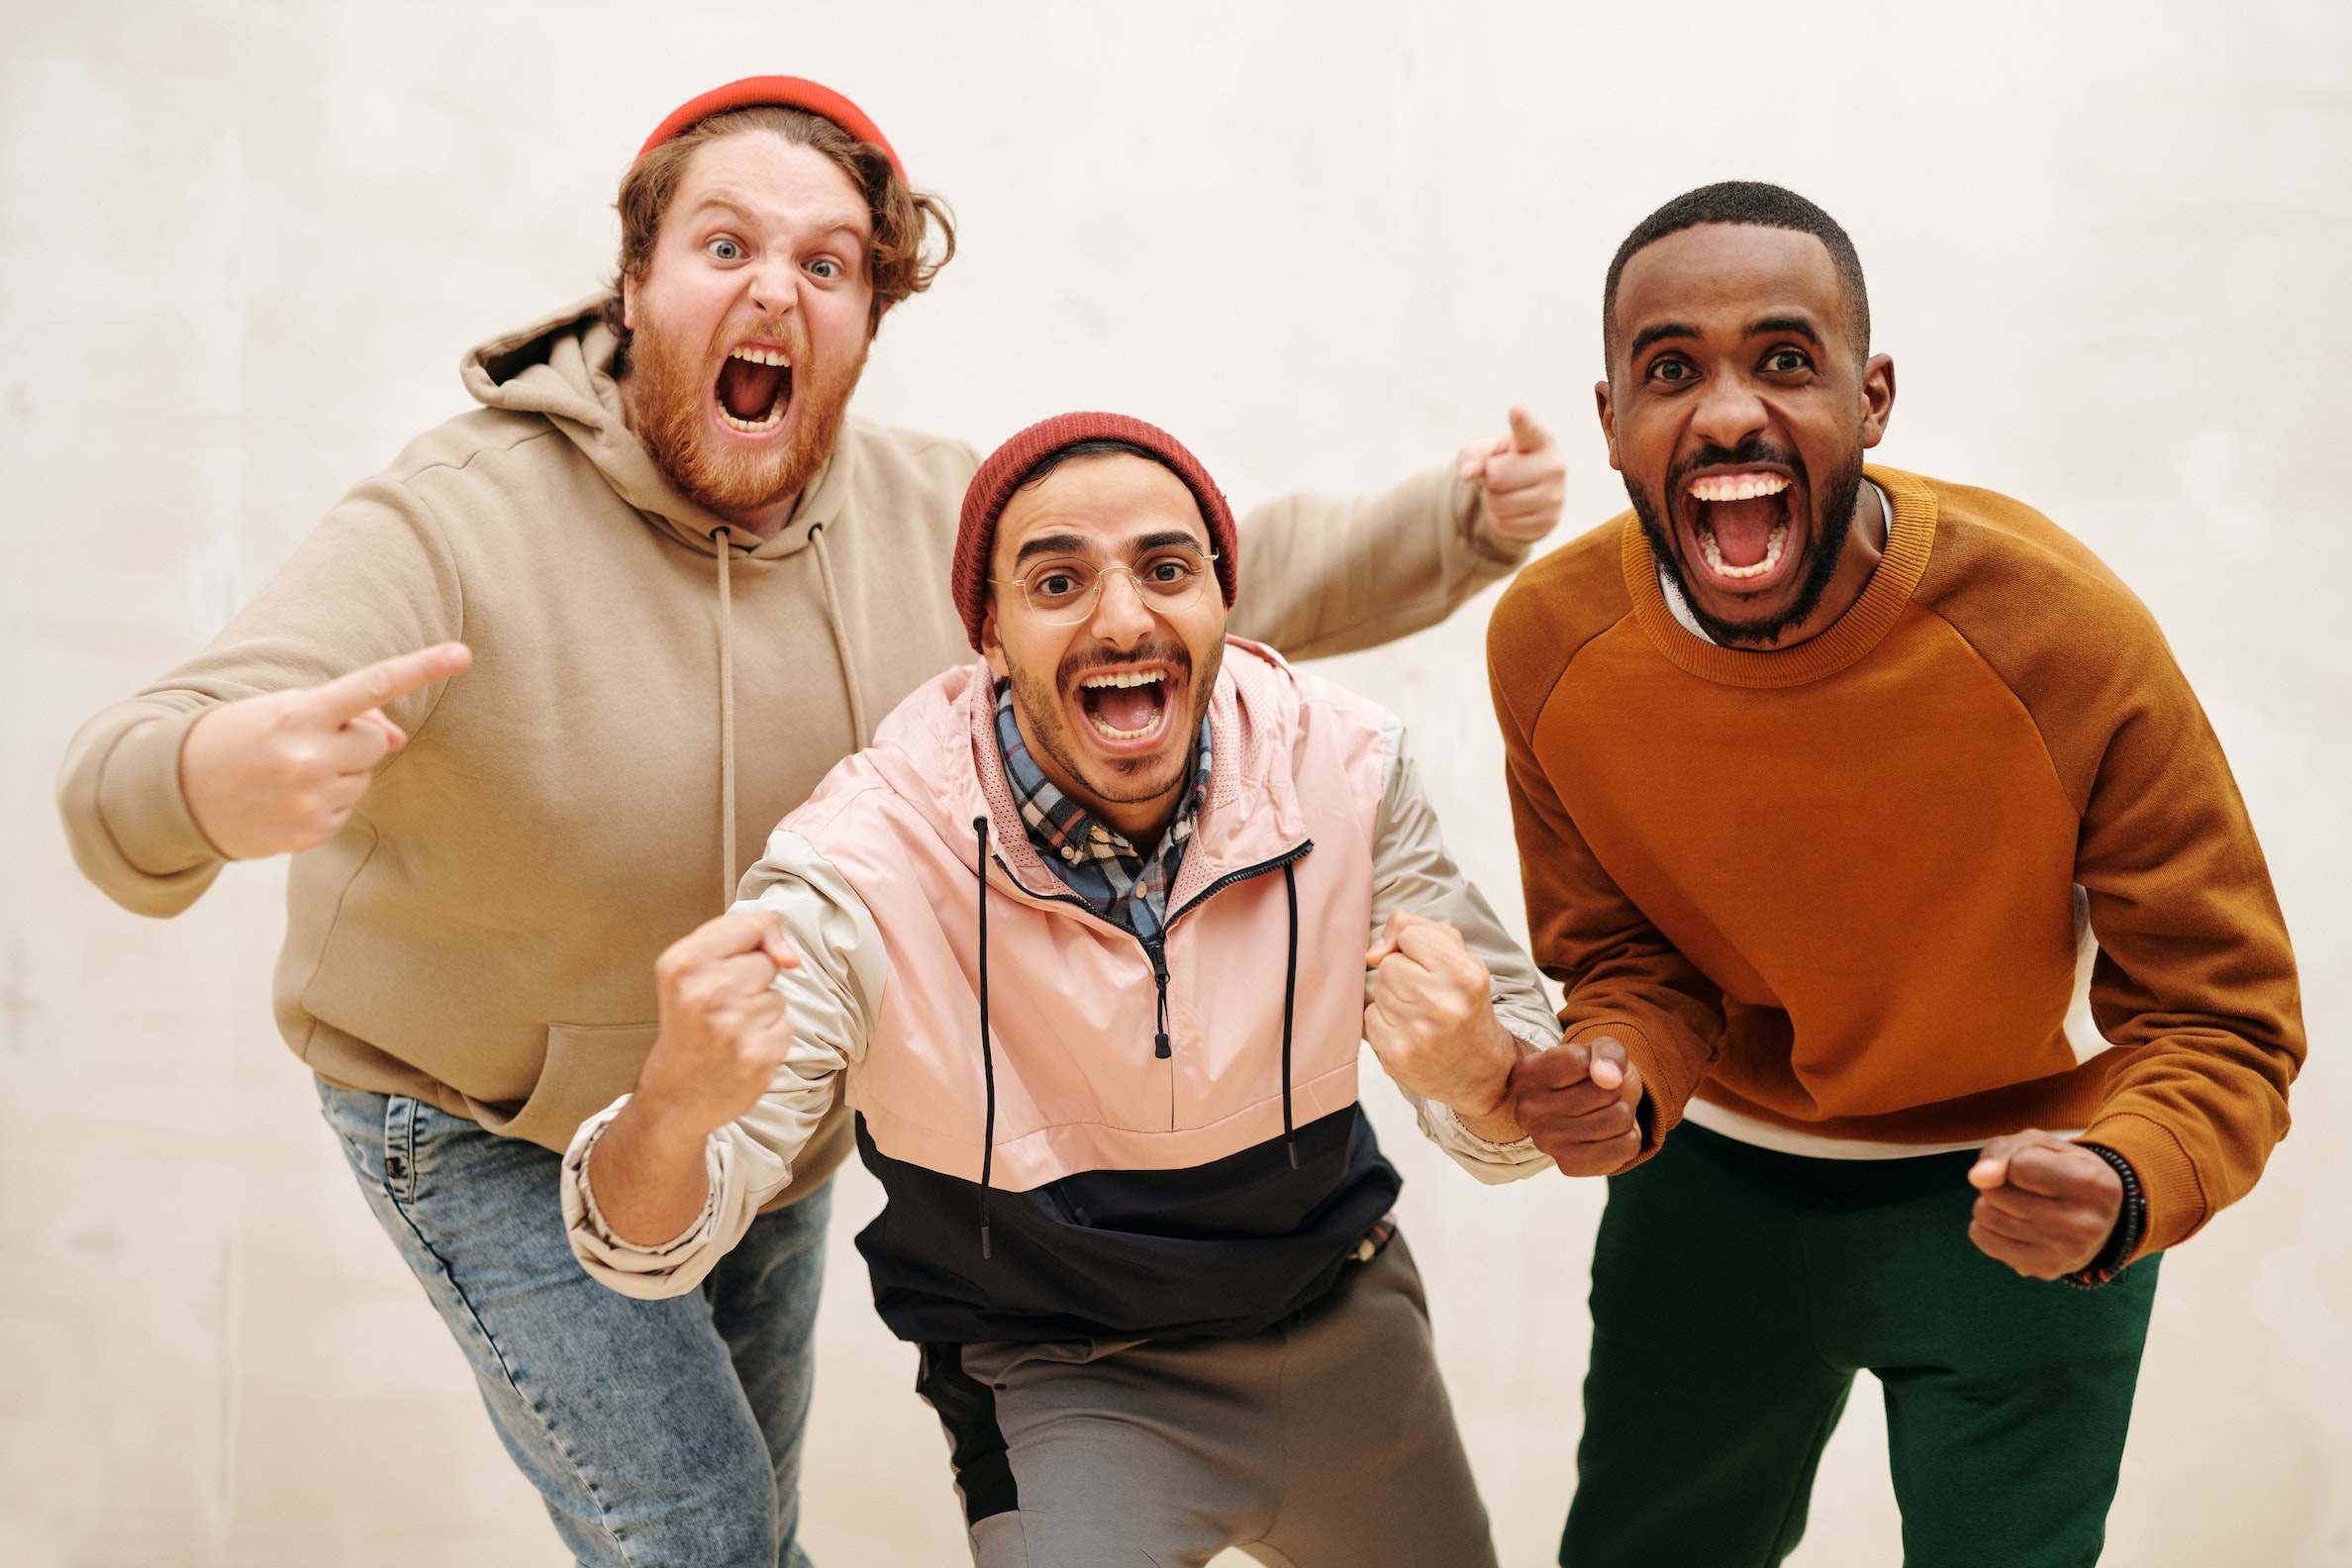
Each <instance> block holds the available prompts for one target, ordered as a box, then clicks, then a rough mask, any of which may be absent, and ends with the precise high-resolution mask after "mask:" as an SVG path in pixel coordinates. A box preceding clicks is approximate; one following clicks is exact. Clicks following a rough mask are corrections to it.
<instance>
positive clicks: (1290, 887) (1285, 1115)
mask: <svg viewBox="0 0 2352 1568" xmlns="http://www.w3.org/2000/svg"><path fill="white" fill-rule="evenodd" d="M1282 887H1283V891H1284V892H1286V893H1288V894H1289V895H1290V967H1289V968H1288V969H1287V970H1286V971H1284V973H1283V977H1282V1140H1283V1142H1285V1143H1287V1144H1289V1145H1290V1161H1291V1169H1292V1170H1297V1169H1298V1168H1299V1140H1298V1138H1296V1137H1295V1136H1293V1135H1292V1127H1291V1012H1292V1007H1293V1004H1295V1003H1296V1002H1297V1001H1298V997H1299V868H1298V863H1297V862H1296V861H1289V862H1286V863H1285V864H1284V865H1283V868H1282Z"/></svg>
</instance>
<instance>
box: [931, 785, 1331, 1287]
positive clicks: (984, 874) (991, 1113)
mask: <svg viewBox="0 0 2352 1568" xmlns="http://www.w3.org/2000/svg"><path fill="white" fill-rule="evenodd" d="M972 833H973V834H974V836H975V837H977V838H978V840H979V843H980V853H979V859H978V861H977V862H976V864H975V867H974V869H975V870H977V871H978V873H979V876H980V1075H981V1077H982V1078H983V1079H984V1080H985V1081H986V1082H987V1085H988V1120H987V1123H986V1126H985V1127H984V1129H983V1130H982V1132H981V1134H980V1138H981V1141H980V1255H981V1257H983V1258H986V1257H987V1256H988V1255H989V1251H988V1173H989V1167H990V1165H991V1163H992V1162H993V1161H994V1159H995V1157H996V1053H995V1052H994V1050H992V1049H991V1048H990V1046H989V1042H988V819H987V818H986V817H985V816H981V817H975V818H973V819H972ZM1293 1163H1296V1159H1295V1157H1294V1160H1293Z"/></svg>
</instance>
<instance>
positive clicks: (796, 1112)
mask: <svg viewBox="0 0 2352 1568" xmlns="http://www.w3.org/2000/svg"><path fill="white" fill-rule="evenodd" d="M743 894H744V896H743V897H742V898H740V899H738V900H737V901H736V903H735V913H738V914H741V913H746V912H749V911H753V910H772V911H774V912H775V913H776V914H777V915H779V916H780V917H782V919H783V922H784V934H785V936H786V938H787V939H788V940H790V941H791V943H792V945H793V948H794V950H795V951H797V952H798V953H799V954H800V955H801V962H800V967H799V968H797V969H787V970H784V971H783V972H782V973H780V974H778V975H777V976H776V988H777V989H778V990H780V991H782V992H783V993H784V996H785V1004H786V1007H787V1009H788V1011H789V1013H790V1016H791V1019H792V1048H791V1050H790V1052H789V1053H788V1054H787V1055H786V1056H785V1059H784V1064H783V1065H782V1066H781V1067H779V1068H778V1069H777V1071H776V1077H775V1081H774V1083H773V1084H772V1085H771V1086H770V1087H769V1089H768V1092H767V1094H766V1095H765V1096H763V1097H762V1098H761V1100H760V1102H759V1104H758V1105H756V1106H754V1107H753V1108H752V1109H751V1110H750V1111H749V1112H747V1113H745V1114H744V1115H743V1116H742V1117H740V1118H738V1119H737V1120H736V1121H735V1123H733V1124H732V1125H730V1126H728V1127H721V1128H720V1129H719V1130H718V1131H716V1132H713V1133H712V1134H711V1137H710V1142H709V1145H708V1147H707V1149H706V1153H705V1159H706V1168H707V1169H708V1171H709V1175H710V1184H711V1194H710V1198H709V1200H708V1201H707V1202H706V1203H705V1204H704V1205H703V1212H702V1215H701V1217H700V1218H698V1219H697V1220H696V1221H695V1222H694V1224H692V1225H689V1226H687V1227H686V1229H685V1230H684V1231H683V1232H682V1233H681V1234H679V1235H678V1236H676V1237H675V1238H673V1239H672V1240H669V1241H667V1242H664V1243H662V1244H660V1245H658V1246H640V1245H637V1243H634V1242H630V1241H624V1240H622V1239H621V1238H620V1237H618V1236H616V1235H614V1234H613V1232H612V1230H611V1228H610V1227H609V1226H607V1225H605V1223H604V1216H603V1214H602V1213H601V1211H599V1209H598V1208H597V1204H596V1194H595V1191H594V1190H593V1189H592V1188H591V1187H590V1185H589V1179H588V1157H589V1155H590V1154H591V1153H592V1152H593V1151H594V1150H595V1147H596V1140H597V1139H598V1138H599V1137H601V1136H602V1135H603V1133H604V1129H605V1128H606V1127H610V1126H611V1125H612V1123H613V1119H614V1118H615V1117H616V1116H618V1115H620V1112H621V1108H622V1107H623V1106H625V1105H627V1104H628V1103H629V1096H627V1095H623V1096H622V1097H621V1098H620V1099H618V1100H616V1101H614V1102H613V1103H612V1104H611V1105H610V1106H608V1107H606V1108H605V1109H604V1110H603V1111H600V1112H598V1113H597V1114H596V1115H595V1116H593V1117H590V1118H589V1119H588V1120H587V1121H586V1122H584V1123H582V1124H581V1126H580V1129H579V1131H578V1132H576V1133H574V1134H573V1136H572V1141H571V1146H570V1148H568V1149H567V1150H565V1152H564V1156H563V1174H562V1186H561V1196H562V1201H563V1225H564V1229H565V1231H566V1233H567V1234H568V1235H569V1236H570V1239H571V1248H572V1255H573V1256H574V1257H576V1258H578V1259H579V1260H580V1266H581V1267H582V1268H584V1269H586V1270H587V1271H588V1275H589V1277H590V1278H592V1279H594V1280H596V1281H597V1282H598V1283H599V1284H601V1285H605V1286H607V1287H609V1288H611V1289H613V1290H616V1291H618V1292H620V1293H621V1294H622V1295H624V1296H634V1297H637V1298H639V1299H648V1300H649V1299H655V1298H660V1297H666V1296H683V1295H685V1294H686V1293H687V1292H688V1291H690V1290H693V1289H694V1288H695V1287H696V1286H698V1285H700V1284H701V1283H702V1282H703V1279H704V1278H705V1277H706V1276H707V1275H708V1274H709V1273H710V1272H711V1270H712V1269H714V1268H716V1267H718V1265H719V1260H720V1259H721V1258H723V1257H725V1256H726V1255H727V1254H728V1253H729V1252H730V1251H731V1250H732V1249H733V1248H734V1247H735V1243H736V1242H737V1241H740V1240H741V1239H742V1238H743V1232H744V1231H745V1230H748V1229H749V1228H750V1227H751V1222H752V1221H753V1220H754V1219H756V1218H757V1217H758V1215H759V1211H760V1209H761V1207H762V1206H763V1205H765V1204H766V1203H767V1201H768V1200H769V1199H771V1198H773V1197H775V1196H776V1194H778V1193H780V1192H782V1191H783V1190H784V1188H785V1187H786V1186H787V1185H788V1184H789V1183H790V1182H791V1180H792V1162H793V1161H794V1160H796V1159H798V1158H799V1157H800V1155H801V1151H802V1150H803V1149H804V1148H805V1147H806V1146H807V1144H808V1142H809V1139H810V1137H811V1135H812V1134H813V1133H815V1131H816V1130H817V1124H818V1123H820V1122H821V1121H823V1120H824V1119H825V1114H826V1113H827V1112H828V1111H830V1110H832V1109H833V1096H834V1091H835V1088H836V1087H837V1080H838V1079H839V1078H840V1076H841V1074H843V1073H844V1072H846V1071H848V1069H849V1066H850V1064H851V1063H853V1062H858V1061H862V1060H864V1059H865V1050H866V1045H867V1043H868V1042H869V1041H870V1040H871V1039H872V1038H873V1034H874V1026H875V1021H876V1020H877V1019H878V1018H880V1016H881V1011H882V993H883V989H884V987H885V985H886V984H887V983H888V979H889V961H888V959H887V958H886V957H885V956H884V954H883V947H882V935H881V932H880V931H878V930H877V929H876V928H875V925H874V921H873V917H872V915H871V914H869V913H868V912H867V910H866V907H865V904H864V901H863V900H861V899H859V898H858V896H857V894H856V892H855V891H854V890H853V889H852V888H851V887H850V886H849V884H848V881H847V880H846V879H845V878H844V877H842V875H841V874H840V872H839V871H838V870H837V869H836V868H834V867H833V865H832V864H831V863H830V862H828V861H827V860H825V859H824V858H823V857H822V856H821V855H820V854H819V853H818V851H817V849H816V847H815V846H814V845H813V844H811V843H810V842H809V841H808V840H807V839H806V838H804V837H802V836H801V835H800V834H798V833H789V832H786V831H784V830H781V829H779V830H778V831H777V832H776V833H774V834H773V835H772V836H771V837H770V838H769V839H768V845H767V852H766V853H765V854H764V855H762V856H761V858H760V860H759V863H758V864H756V865H754V866H753V867H752V868H751V869H750V870H749V871H748V872H746V873H745V874H744V879H743Z"/></svg>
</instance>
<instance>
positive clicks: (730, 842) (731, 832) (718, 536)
mask: <svg viewBox="0 0 2352 1568" xmlns="http://www.w3.org/2000/svg"><path fill="white" fill-rule="evenodd" d="M711 542H712V543H714V544H716V545H718V546H719V907H720V909H722V910H725V909H728V908H730V907H731V906H732V905H734V903H735V605H734V602H733V599H732V598H731V596H730V592H729V587H728V581H727V576H728V572H727V558H728V556H729V555H731V554H733V553H734V549H733V542H734V541H733V531H732V530H729V529H727V528H724V527H722V528H719V529H716V530H714V531H713V532H712V534H711Z"/></svg>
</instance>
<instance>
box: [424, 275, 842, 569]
mask: <svg viewBox="0 0 2352 1568" xmlns="http://www.w3.org/2000/svg"><path fill="white" fill-rule="evenodd" d="M612 304H613V295H612V293H611V292H610V291H609V290H608V291H606V292H602V293H598V294H592V295H590V296H589V297H588V298H586V299H584V300H581V301H579V302H578V303H577V304H574V305H569V306H566V307H565V308H563V309H562V310H559V311H556V312H554V313H553V314H552V315H548V316H544V317H541V318H540V319H539V320H538V321H536V322H533V323H532V324H531V325H530V326H528V327H524V328H521V329H520V330H518V331H515V332H510V333H504V334H501V335H500V336H498V337H496V338H492V339H490V340H489V341H488V342H487V343H480V344H478V345H476V346H475V347H473V348H470V349H468V350H467V351H466V354H465V357H464V358H463V359H462V360H460V361H459V364H458V373H459V374H460V375H461V376H462V377H463V378H464V381H465V390H466V391H467V392H469V393H471V394H472V395H473V398H474V401H476V402H478V403H480V404H481V405H482V406H483V407H485V408H494V409H501V410H505V411H507V412H509V413H515V414H537V415H539V416H540V417H541V418H543V419H545V420H546V421H547V422H548V423H549V424H551V425H553V426H554V427H555V428H556V429H557V430H559V431H561V432H562V433H563V434H564V436H565V437H567V438H568V439H569V440H570V441H571V442H572V444H573V445H575V446H577V447H578V448H579V449H580V452H581V455H583V456H585V457H586V458H587V459H588V460H589V461H590V462H591V463H593V464H595V465H596V471H597V472H598V473H600V474H602V475H603V476H604V480H605V482H606V483H607V484H609V485H611V486H612V487H613V490H614V493H615V494H617V495H619V496H620V497H621V499H622V500H624V501H626V502H628V503H629V504H630V505H631V506H632V507H634V508H636V509H637V512H638V513H639V514H641V515H642V516H643V517H644V519H645V521H646V522H647V523H649V524H651V525H652V526H653V527H655V528H657V529H659V530H661V531H662V532H663V533H665V534H667V535H669V536H670V537H671V538H672V539H676V540H677V541H678V542H679V543H681V544H684V545H685V546H686V547H687V548H689V549H691V550H694V551H696V552H698V553H700V554H704V555H716V554H718V553H719V544H718V535H719V531H720V530H721V529H726V530H728V531H729V537H730V539H735V540H747V539H749V536H748V535H746V534H745V533H744V532H743V530H742V528H741V526H740V525H738V524H731V523H729V522H728V520H727V519H725V518H723V517H721V516H719V515H718V514H717V513H715V512H712V511H710V510H708V509H707V508H705V507H703V506H701V505H699V504H697V503H696V502H693V501H691V500H688V499H687V498H686V497H685V496H684V495H682V494H680V493H679V491H678V489H677V487H676V486H674V485H672V484H671V483H670V480H669V476H668V475H667V474H665V473H663V472H662V471H661V466H660V464H658V463H656V462H655V461H654V460H653V455H652V453H650V452H648V451H646V450H645V445H644V442H642V441H638V440H637V436H636V434H635V433H634V432H632V431H631V430H630V428H629V422H628V420H627V418H626V417H625V416H624V414H623V412H622V402H621V384H620V383H619V382H618V381H616V380H614V379H613V353H614V350H615V349H616V348H617V347H618V346H619V345H620V341H621V340H620V335H619V334H618V333H617V332H615V331H614V330H613V327H612V325H611V322H610V321H609V319H608V315H607V313H608V312H609V311H610V310H611V308H612ZM847 467H848V463H847V462H846V461H845V460H844V457H843V454H842V451H841V448H840V447H839V446H838V445H836V446H835V448H834V450H833V455H832V456H831V457H829V458H828V459H827V460H826V464H825V466H824V467H823V468H821V469H819V470H818V471H817V477H816V478H814V479H812V480H811V481H810V482H809V487H808V489H807V490H805V491H803V492H802V494H801V501H800V505H799V506H797V507H795V508H794V509H793V514H792V521H791V522H790V523H788V524H786V525H785V526H784V527H783V528H781V529H779V530H777V531H776V534H775V536H774V537H773V538H771V539H761V540H758V541H756V542H753V543H752V544H751V546H750V547H749V548H748V549H744V548H740V547H738V548H737V549H736V551H735V553H737V554H739V555H749V556H751V557H752V558H754V559H757V560H773V559H776V558H779V557H781V556H785V555H791V554H795V553H797V552H799V551H800V550H802V549H805V548H806V547H807V546H808V543H809V539H810V536H811V534H812V533H813V532H815V531H816V530H818V529H819V528H820V527H822V526H823V525H824V524H825V523H827V522H829V521H831V519H832V516H833V512H835V511H837V510H838V509H839V501H840V497H841V495H842V494H843V492H844V490H845V488H846V484H847V479H848V476H847V474H846V472H845V471H844V470H845V469H846V468H847Z"/></svg>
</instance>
